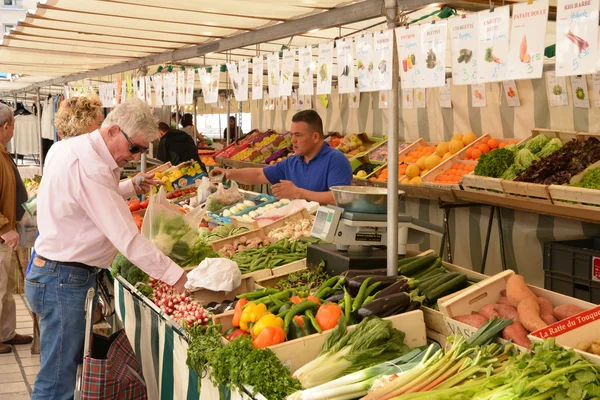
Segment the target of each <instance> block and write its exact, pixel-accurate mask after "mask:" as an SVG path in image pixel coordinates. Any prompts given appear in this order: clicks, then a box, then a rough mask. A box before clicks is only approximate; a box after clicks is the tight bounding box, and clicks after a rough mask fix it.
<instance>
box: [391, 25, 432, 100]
mask: <svg viewBox="0 0 600 400" xmlns="http://www.w3.org/2000/svg"><path fill="white" fill-rule="evenodd" d="M396 45H397V48H398V59H399V61H400V79H401V81H402V86H403V87H405V88H407V89H414V88H417V87H421V86H422V83H423V82H422V81H423V75H422V72H421V70H422V69H423V68H424V67H425V66H424V65H423V64H424V60H423V56H422V53H421V26H420V25H414V26H413V25H411V26H406V27H403V26H402V27H400V28H396Z"/></svg>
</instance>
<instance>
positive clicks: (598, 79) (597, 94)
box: [592, 74, 600, 107]
mask: <svg viewBox="0 0 600 400" xmlns="http://www.w3.org/2000/svg"><path fill="white" fill-rule="evenodd" d="M592 90H593V91H594V92H593V93H594V96H593V97H594V107H600V74H594V75H592Z"/></svg>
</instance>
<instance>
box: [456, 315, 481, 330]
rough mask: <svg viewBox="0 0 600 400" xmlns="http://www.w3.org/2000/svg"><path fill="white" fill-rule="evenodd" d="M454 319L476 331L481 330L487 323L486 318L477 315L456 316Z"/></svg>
mask: <svg viewBox="0 0 600 400" xmlns="http://www.w3.org/2000/svg"><path fill="white" fill-rule="evenodd" d="M454 319H455V320H457V321H458V322H462V323H463V324H467V325H469V326H472V327H474V328H477V329H479V328H481V327H482V326H483V325H484V324H485V323H486V322H487V321H488V320H487V318H486V317H484V316H482V315H479V314H470V315H457V316H456V317H454Z"/></svg>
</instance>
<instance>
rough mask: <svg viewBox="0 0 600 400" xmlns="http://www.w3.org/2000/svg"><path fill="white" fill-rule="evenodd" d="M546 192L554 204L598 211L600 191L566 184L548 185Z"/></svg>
mask: <svg viewBox="0 0 600 400" xmlns="http://www.w3.org/2000/svg"><path fill="white" fill-rule="evenodd" d="M548 192H549V193H550V197H552V201H553V202H554V204H560V205H561V206H565V207H573V208H579V209H581V208H585V209H588V210H591V211H600V191H599V190H595V189H586V188H580V187H573V186H567V185H550V186H549V187H548Z"/></svg>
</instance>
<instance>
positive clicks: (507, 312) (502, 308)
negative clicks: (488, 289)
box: [494, 304, 520, 322]
mask: <svg viewBox="0 0 600 400" xmlns="http://www.w3.org/2000/svg"><path fill="white" fill-rule="evenodd" d="M494 309H495V310H496V312H498V314H500V316H501V317H502V318H504V319H511V318H512V319H513V322H520V321H519V313H518V312H517V309H516V308H515V307H513V306H511V305H508V304H495V305H494Z"/></svg>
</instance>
